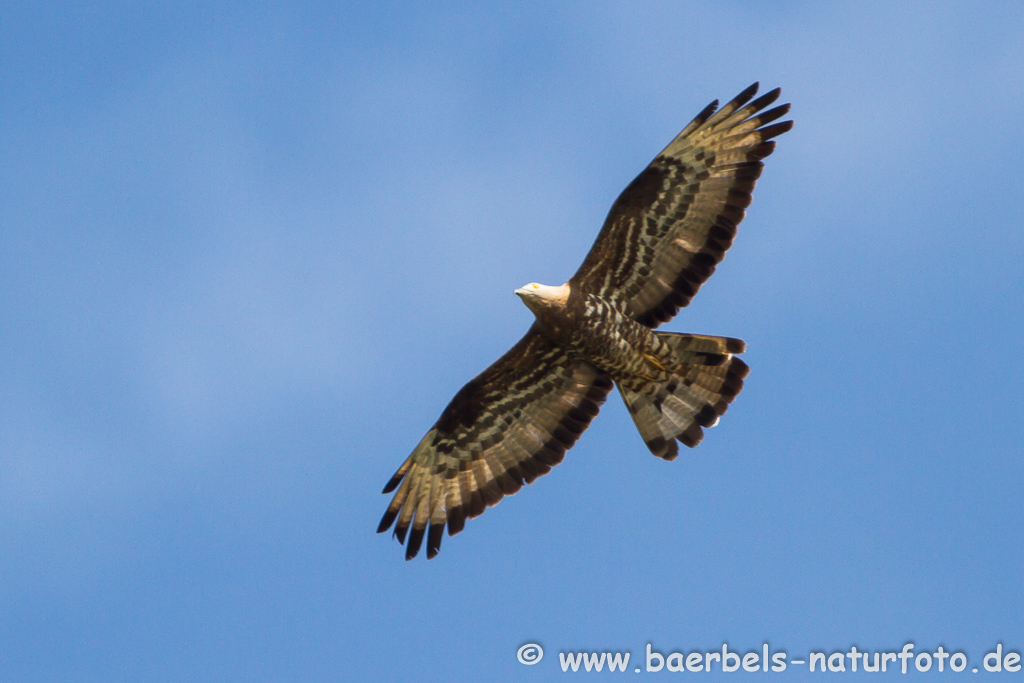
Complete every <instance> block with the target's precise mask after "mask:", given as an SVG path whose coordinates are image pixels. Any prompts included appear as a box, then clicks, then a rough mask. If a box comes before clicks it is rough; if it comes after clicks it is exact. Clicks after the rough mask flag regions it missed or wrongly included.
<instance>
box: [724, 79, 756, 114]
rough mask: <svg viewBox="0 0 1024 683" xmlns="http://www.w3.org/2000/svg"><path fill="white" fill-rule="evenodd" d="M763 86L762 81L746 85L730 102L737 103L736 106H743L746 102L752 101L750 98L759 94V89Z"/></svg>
mask: <svg viewBox="0 0 1024 683" xmlns="http://www.w3.org/2000/svg"><path fill="white" fill-rule="evenodd" d="M760 87H761V82H760V81H754V82H753V83H751V84H750V85H748V86H747V87H746V89H744V90H743V92H741V93H740V94H739V95H737V96H736V97H734V98H732V102H730V103H729V104H735V105H736V108H737V109H738V108H740V107H742V106H743V105H744V104H746V103H747V102H749V101H750V98H751V97H753V96H754V95H755V94H757V89H758V88H760Z"/></svg>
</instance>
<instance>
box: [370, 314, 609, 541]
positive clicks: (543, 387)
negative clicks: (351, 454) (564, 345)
mask: <svg viewBox="0 0 1024 683" xmlns="http://www.w3.org/2000/svg"><path fill="white" fill-rule="evenodd" d="M612 386H613V385H612V381H611V379H609V378H608V376H607V375H605V374H604V373H602V372H601V371H600V370H597V369H596V368H594V367H593V366H591V365H589V364H587V363H584V362H582V361H575V360H572V359H570V358H569V357H568V356H567V355H566V354H565V353H564V352H562V351H561V350H560V349H559V348H558V347H557V346H555V345H554V344H553V343H552V342H550V341H549V340H547V338H545V337H544V336H542V335H541V334H540V333H539V332H537V330H536V329H535V328H531V329H530V331H529V332H527V333H526V336H524V337H523V338H522V339H521V340H520V341H519V342H518V343H517V344H516V345H515V346H513V347H512V348H511V349H510V350H509V351H508V352H507V353H506V354H505V355H504V356H502V357H501V358H500V359H498V361H496V362H495V363H494V364H493V365H491V366H490V367H489V368H487V369H486V370H484V371H483V372H482V373H481V374H480V375H478V376H477V377H476V378H474V379H473V380H471V381H470V382H469V383H468V384H466V386H464V387H463V388H462V389H461V390H460V391H459V392H458V393H457V394H456V395H455V398H453V399H452V401H451V403H449V404H448V407H447V408H445V410H444V412H443V413H442V414H441V417H440V418H439V419H438V421H437V422H436V423H435V424H434V426H433V428H431V430H430V431H429V432H427V434H426V436H424V437H423V440H422V441H420V443H419V445H418V446H416V448H415V449H414V450H413V452H412V455H410V456H409V458H408V459H407V460H406V461H405V462H404V463H403V464H402V466H401V467H399V468H398V471H397V472H396V473H395V475H394V476H393V477H392V478H391V480H390V481H389V482H388V484H387V485H386V486H385V487H384V493H390V492H391V491H395V489H396V488H397V491H395V495H394V498H393V499H392V500H391V504H390V505H389V506H388V509H387V511H386V512H385V513H384V517H383V518H382V519H381V521H380V526H378V528H377V531H378V533H379V532H384V531H387V530H388V529H389V528H390V527H391V525H392V524H395V535H396V536H397V537H398V540H399V541H400V542H403V543H404V542H405V541H406V534H408V545H407V547H406V553H405V558H406V559H407V560H408V559H412V558H413V557H415V556H416V554H417V553H418V552H419V549H420V546H421V545H422V543H423V537H424V535H425V534H426V536H427V557H428V558H432V557H434V556H435V555H436V554H437V552H438V550H439V549H440V547H441V536H442V534H443V532H444V528H445V526H446V525H447V527H448V535H449V536H453V535H455V534H457V533H458V532H459V531H461V530H462V527H463V524H464V523H465V520H466V518H467V517H468V518H473V517H476V516H477V515H479V514H481V513H482V512H483V511H484V510H485V509H486V508H487V507H490V506H491V505H494V504H495V503H497V502H498V501H499V500H501V498H502V497H503V496H506V495H511V494H513V493H515V492H516V491H518V490H519V489H520V488H521V487H522V485H523V484H524V483H526V484H529V483H532V482H533V480H534V479H536V478H537V477H539V476H542V475H544V474H547V473H548V472H549V471H550V470H551V467H552V466H553V465H557V464H558V463H560V462H561V461H562V458H563V457H564V456H565V452H566V451H567V450H568V449H569V448H571V447H572V446H573V444H574V443H576V440H577V439H578V438H579V436H580V434H582V433H583V430H584V429H586V428H587V426H589V424H590V421H591V420H592V419H593V418H594V416H595V415H597V413H598V410H599V409H600V406H601V404H602V403H603V402H604V400H605V398H606V397H607V395H608V392H609V391H611V388H612ZM428 525H429V531H428ZM410 529H411V531H410Z"/></svg>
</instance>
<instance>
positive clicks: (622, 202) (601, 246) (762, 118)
mask: <svg viewBox="0 0 1024 683" xmlns="http://www.w3.org/2000/svg"><path fill="white" fill-rule="evenodd" d="M757 87H758V84H757V83H754V84H753V85H752V86H750V87H749V88H747V89H746V90H744V91H743V92H742V93H740V94H739V95H737V96H736V98H735V99H734V100H732V101H731V102H729V103H728V104H727V105H725V106H724V107H723V108H722V109H721V110H720V111H718V112H717V113H715V109H716V107H717V105H718V102H717V100H716V101H715V102H712V103H711V104H710V105H708V106H707V108H705V109H704V111H702V112H701V113H700V114H698V115H697V118H695V119H694V120H693V121H692V122H691V123H690V124H689V125H688V126H686V128H684V129H683V131H682V132H681V133H679V135H677V136H676V138H675V139H674V140H673V141H672V142H671V143H669V145H668V146H667V147H666V148H665V149H664V150H662V152H661V153H660V154H659V155H658V156H657V157H655V159H654V161H652V162H651V163H650V165H649V166H648V167H647V168H646V169H644V170H643V171H642V172H641V173H640V175H638V176H637V177H636V179H634V180H633V182H632V183H630V184H629V186H628V187H627V188H626V189H625V190H624V191H623V192H622V194H621V195H620V196H619V198H618V199H617V200H616V201H615V203H614V204H613V205H612V208H611V211H610V212H609V214H608V218H607V219H606V220H605V224H604V227H603V228H602V229H601V232H600V234H599V235H598V237H597V241H596V242H595V243H594V246H593V247H592V248H591V250H590V252H589V253H588V254H587V257H586V258H585V259H584V261H583V264H582V265H581V266H580V269H579V270H578V271H577V272H576V274H575V275H574V276H573V277H572V279H571V280H570V281H569V282H570V284H571V285H573V286H579V287H581V288H582V290H583V291H587V292H593V293H597V294H600V295H602V296H604V297H608V298H612V299H615V300H617V301H620V302H622V303H624V304H625V305H626V307H627V309H628V310H629V311H630V312H631V314H632V315H633V317H634V319H635V320H637V321H639V322H641V323H643V324H645V325H648V326H649V327H652V328H654V327H657V326H658V325H660V324H661V323H664V322H668V321H669V320H671V319H672V317H673V316H675V314H676V313H678V312H679V309H680V308H682V307H684V306H686V305H687V304H689V303H690V300H691V299H692V298H693V296H694V295H695V294H696V293H697V290H698V289H699V288H700V286H701V285H702V284H703V283H704V282H705V281H706V280H707V279H708V278H709V277H711V274H712V273H713V272H714V270H715V266H716V265H717V264H718V263H719V262H720V261H721V260H722V259H723V258H724V256H725V252H726V250H727V249H728V248H729V247H730V246H731V245H732V241H733V238H734V237H735V236H736V226H737V225H739V223H740V221H741V220H743V217H744V214H745V209H746V208H747V207H748V206H749V205H750V200H751V192H752V191H753V189H754V184H755V183H756V182H757V179H758V177H759V176H760V175H761V170H762V168H763V167H764V164H762V163H761V160H762V159H764V158H765V157H766V156H768V155H769V154H771V153H772V151H773V150H774V149H775V143H774V142H773V141H772V140H771V139H772V138H774V137H776V136H778V135H781V134H782V133H784V132H786V131H788V130H789V129H790V128H792V126H793V122H792V121H783V122H781V123H776V124H774V125H768V124H770V123H771V122H772V121H775V120H776V119H779V118H781V117H782V116H784V115H785V114H786V112H788V111H789V105H788V104H784V105H782V106H779V107H775V108H774V109H768V110H767V111H765V110H764V109H765V107H768V106H769V105H771V104H772V103H773V102H774V101H775V100H776V99H777V98H778V96H779V90H778V89H775V90H772V91H771V92H769V93H767V94H765V95H763V96H761V97H760V98H758V99H756V100H754V101H753V102H750V100H751V98H753V96H754V94H755V93H756V92H757ZM748 102H750V103H749V104H747V103H748Z"/></svg>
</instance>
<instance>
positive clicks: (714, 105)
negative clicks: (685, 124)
mask: <svg viewBox="0 0 1024 683" xmlns="http://www.w3.org/2000/svg"><path fill="white" fill-rule="evenodd" d="M717 110H718V100H714V101H713V102H711V103H710V104H708V106H706V107H704V108H703V109H701V111H700V113H699V114H697V115H696V116H694V117H693V121H691V122H690V125H692V124H694V123H698V124H699V123H704V122H705V121H707V120H708V119H709V118H711V115H712V114H714V113H715V111H717Z"/></svg>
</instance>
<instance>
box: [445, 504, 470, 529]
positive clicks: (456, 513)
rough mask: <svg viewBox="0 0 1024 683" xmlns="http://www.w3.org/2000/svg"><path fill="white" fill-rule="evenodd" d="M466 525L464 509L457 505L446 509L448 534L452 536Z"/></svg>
mask: <svg viewBox="0 0 1024 683" xmlns="http://www.w3.org/2000/svg"><path fill="white" fill-rule="evenodd" d="M465 526H466V511H465V509H464V508H463V507H462V506H461V505H459V506H457V507H454V508H452V509H450V510H449V511H448V535H449V536H454V535H455V534H457V533H459V532H460V531H462V529H463V528H465Z"/></svg>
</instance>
